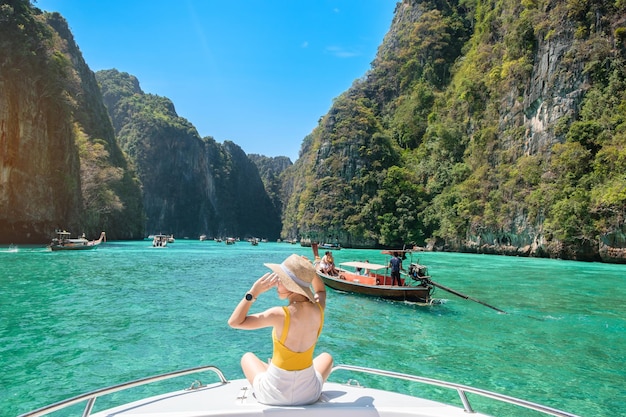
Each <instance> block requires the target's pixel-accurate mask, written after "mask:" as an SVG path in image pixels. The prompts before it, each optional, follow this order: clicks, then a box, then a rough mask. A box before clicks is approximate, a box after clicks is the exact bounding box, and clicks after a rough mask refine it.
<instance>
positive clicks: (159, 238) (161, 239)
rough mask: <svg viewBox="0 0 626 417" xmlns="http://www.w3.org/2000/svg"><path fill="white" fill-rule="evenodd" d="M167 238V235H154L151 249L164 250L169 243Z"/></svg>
mask: <svg viewBox="0 0 626 417" xmlns="http://www.w3.org/2000/svg"><path fill="white" fill-rule="evenodd" d="M168 238H169V236H167V235H154V236H153V238H152V247H153V248H165V247H167V243H168V242H169V239H168Z"/></svg>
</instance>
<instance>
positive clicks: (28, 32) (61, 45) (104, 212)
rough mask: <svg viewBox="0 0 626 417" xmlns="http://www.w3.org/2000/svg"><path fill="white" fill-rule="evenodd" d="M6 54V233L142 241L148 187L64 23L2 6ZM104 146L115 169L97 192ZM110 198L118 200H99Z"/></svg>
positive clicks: (6, 236)
mask: <svg viewBox="0 0 626 417" xmlns="http://www.w3.org/2000/svg"><path fill="white" fill-rule="evenodd" d="M0 56H2V61H1V62H0V150H1V152H0V239H1V240H2V241H3V242H16V243H22V242H24V243H47V241H48V240H49V238H50V237H52V235H54V230H55V229H56V228H64V229H69V230H72V231H73V232H74V233H77V234H78V233H83V232H84V233H86V234H87V235H88V236H91V235H94V238H95V237H96V236H97V235H98V234H99V233H100V231H101V230H106V231H107V235H108V236H109V237H110V238H113V239H115V238H120V237H126V238H133V237H139V236H140V235H141V234H142V233H143V229H142V220H141V201H140V200H139V199H138V198H137V196H138V195H139V192H138V191H139V187H138V185H137V184H136V183H135V182H134V181H133V175H132V172H130V171H129V170H128V167H127V165H126V161H125V159H124V157H123V155H122V152H121V151H120V149H119V147H118V146H117V144H116V142H115V138H114V136H113V130H112V127H111V125H110V122H109V121H108V116H107V113H106V110H105V108H104V106H103V105H102V100H101V98H100V96H99V90H98V87H97V84H96V82H95V77H94V75H93V73H92V72H91V71H89V69H88V67H87V66H86V64H85V62H84V61H83V59H82V56H81V54H80V52H79V50H78V48H77V47H76V45H75V43H74V40H73V38H72V36H71V33H70V32H69V30H68V28H67V24H66V22H65V20H64V19H63V18H62V17H61V16H60V15H58V14H45V15H42V14H37V12H36V11H33V10H31V9H30V6H29V4H28V2H14V4H13V6H9V5H3V7H2V9H1V11H0ZM96 143H98V145H97V147H98V149H99V150H100V154H99V157H98V161H97V162H98V164H99V165H100V166H101V168H103V169H104V170H105V171H106V170H109V172H110V170H114V171H115V172H116V175H115V176H113V177H108V178H99V179H98V180H97V181H98V187H97V188H98V189H97V190H96V189H95V188H96V187H93V185H94V182H95V181H96V179H95V178H94V177H93V175H90V173H89V172H85V170H87V171H89V170H88V167H89V166H90V163H93V162H95V160H94V158H93V153H92V152H90V151H89V150H90V149H92V148H93V146H94V144H96ZM88 149H89V150H88ZM84 173H86V174H87V175H83V174H84ZM103 194H108V195H109V196H110V199H109V201H106V200H100V201H96V197H101V196H102V195H103ZM112 201H113V202H114V203H115V204H112ZM119 219H125V220H124V221H117V220H119Z"/></svg>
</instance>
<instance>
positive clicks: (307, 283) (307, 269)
mask: <svg viewBox="0 0 626 417" xmlns="http://www.w3.org/2000/svg"><path fill="white" fill-rule="evenodd" d="M263 265H265V266H266V267H268V268H269V269H271V270H272V271H273V272H274V273H275V274H276V275H278V278H279V279H280V282H281V284H283V286H284V287H285V288H287V290H289V291H291V292H295V293H298V294H302V295H304V296H306V297H307V298H308V299H309V300H311V302H315V297H314V296H313V291H311V283H312V282H313V279H314V278H315V277H316V276H317V272H315V267H314V266H313V264H312V263H311V262H310V261H309V260H308V259H306V258H305V257H303V256H300V255H296V254H295V253H294V254H293V255H290V256H289V257H288V258H287V259H285V260H284V261H283V263H281V264H263Z"/></svg>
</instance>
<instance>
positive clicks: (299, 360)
mask: <svg viewBox="0 0 626 417" xmlns="http://www.w3.org/2000/svg"><path fill="white" fill-rule="evenodd" d="M317 305H318V306H319V308H320V311H321V312H322V321H321V322H320V328H319V330H318V331H317V336H318V337H319V335H320V333H321V332H322V326H323V325H324V309H323V308H322V306H321V305H320V304H319V303H317ZM283 310H285V324H283V332H282V334H281V335H280V336H281V337H280V340H278V339H277V338H276V330H274V331H272V340H273V341H274V353H273V354H272V363H273V364H274V366H276V367H278V368H280V369H284V370H285V371H301V370H302V369H306V368H308V367H309V366H311V365H313V350H315V345H316V343H313V346H311V347H310V348H308V349H307V350H305V351H304V352H294V351H293V350H291V349H289V348H288V347H287V346H285V345H284V343H285V340H287V332H288V331H289V322H290V321H291V317H290V313H289V308H287V307H283Z"/></svg>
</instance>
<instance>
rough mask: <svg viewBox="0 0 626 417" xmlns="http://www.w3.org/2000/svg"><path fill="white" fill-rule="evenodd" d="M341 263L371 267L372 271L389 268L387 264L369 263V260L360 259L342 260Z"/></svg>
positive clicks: (356, 266)
mask: <svg viewBox="0 0 626 417" xmlns="http://www.w3.org/2000/svg"><path fill="white" fill-rule="evenodd" d="M339 265H341V266H351V267H353V268H361V269H369V270H370V271H377V270H379V269H384V268H387V265H381V264H372V263H369V262H358V261H353V262H342V263H340V264H339Z"/></svg>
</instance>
